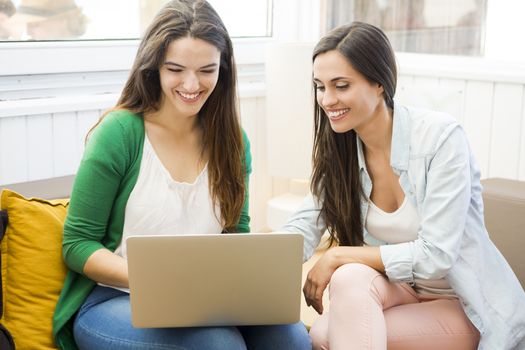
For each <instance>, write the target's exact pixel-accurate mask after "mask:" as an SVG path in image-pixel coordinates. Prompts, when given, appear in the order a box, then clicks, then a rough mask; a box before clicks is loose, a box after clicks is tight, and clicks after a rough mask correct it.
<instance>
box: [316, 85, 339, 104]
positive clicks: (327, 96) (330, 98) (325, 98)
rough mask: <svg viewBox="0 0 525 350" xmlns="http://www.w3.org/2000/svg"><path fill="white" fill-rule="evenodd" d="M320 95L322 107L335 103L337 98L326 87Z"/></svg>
mask: <svg viewBox="0 0 525 350" xmlns="http://www.w3.org/2000/svg"><path fill="white" fill-rule="evenodd" d="M320 97H321V101H320V102H321V106H323V107H330V106H333V105H335V104H336V103H337V98H336V96H335V94H334V93H333V92H332V91H330V90H329V89H326V90H325V91H324V92H323V94H322V95H321V96H320Z"/></svg>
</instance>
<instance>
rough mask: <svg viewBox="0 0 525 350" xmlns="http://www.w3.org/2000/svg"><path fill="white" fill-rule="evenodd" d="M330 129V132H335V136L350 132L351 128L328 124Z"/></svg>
mask: <svg viewBox="0 0 525 350" xmlns="http://www.w3.org/2000/svg"><path fill="white" fill-rule="evenodd" d="M330 127H331V128H332V131H333V132H335V133H336V134H344V133H345V132H348V131H350V130H352V128H351V127H348V126H344V125H337V124H335V125H334V124H332V123H330Z"/></svg>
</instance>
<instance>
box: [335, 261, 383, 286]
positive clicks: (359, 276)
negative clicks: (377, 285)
mask: <svg viewBox="0 0 525 350" xmlns="http://www.w3.org/2000/svg"><path fill="white" fill-rule="evenodd" d="M378 275H380V273H379V272H377V271H376V270H374V269H373V268H371V267H370V266H367V265H364V264H358V263H351V264H345V265H342V266H340V267H339V268H337V269H336V270H335V271H334V273H333V274H332V277H331V279H330V290H333V289H336V290H340V289H345V290H351V289H353V290H359V289H362V290H368V287H369V286H370V284H371V283H372V281H373V280H374V278H375V277H377V276H378Z"/></svg>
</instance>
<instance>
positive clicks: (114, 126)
mask: <svg viewBox="0 0 525 350" xmlns="http://www.w3.org/2000/svg"><path fill="white" fill-rule="evenodd" d="M99 126H100V127H101V128H103V129H105V130H107V131H109V132H115V133H122V132H124V133H133V132H142V131H143V130H144V121H143V119H142V116H140V115H138V114H135V113H132V112H130V111H129V110H126V109H116V110H112V111H110V112H108V113H107V114H106V115H105V116H104V117H103V119H102V121H101V123H100V125H99ZM97 127H98V126H97Z"/></svg>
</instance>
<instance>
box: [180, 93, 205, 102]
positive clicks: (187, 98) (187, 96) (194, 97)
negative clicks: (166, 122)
mask: <svg viewBox="0 0 525 350" xmlns="http://www.w3.org/2000/svg"><path fill="white" fill-rule="evenodd" d="M177 94H178V95H179V96H180V97H181V98H182V100H183V101H185V102H195V101H197V100H198V99H199V97H200V95H201V94H202V93H201V92H197V93H194V94H188V93H185V92H182V91H177Z"/></svg>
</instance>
